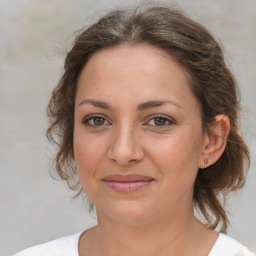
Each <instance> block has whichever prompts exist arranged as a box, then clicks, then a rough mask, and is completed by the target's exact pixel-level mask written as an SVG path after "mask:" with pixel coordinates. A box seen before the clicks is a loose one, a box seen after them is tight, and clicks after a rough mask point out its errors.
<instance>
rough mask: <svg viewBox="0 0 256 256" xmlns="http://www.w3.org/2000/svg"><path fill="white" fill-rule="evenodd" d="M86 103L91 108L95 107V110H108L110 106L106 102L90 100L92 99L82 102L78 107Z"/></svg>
mask: <svg viewBox="0 0 256 256" xmlns="http://www.w3.org/2000/svg"><path fill="white" fill-rule="evenodd" d="M86 103H90V104H92V105H93V106H95V107H97V108H103V109H110V108H111V107H110V105H109V104H108V103H106V102H103V101H99V100H92V99H87V100H83V101H81V102H80V103H79V104H78V107H79V106H81V105H83V104H86Z"/></svg>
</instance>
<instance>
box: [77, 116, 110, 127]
mask: <svg viewBox="0 0 256 256" xmlns="http://www.w3.org/2000/svg"><path fill="white" fill-rule="evenodd" d="M82 124H83V125H86V126H103V125H109V122H108V121H107V120H106V119H105V118H104V117H102V116H89V117H87V118H85V119H84V120H83V121H82Z"/></svg>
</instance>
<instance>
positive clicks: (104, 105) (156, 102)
mask: <svg viewBox="0 0 256 256" xmlns="http://www.w3.org/2000/svg"><path fill="white" fill-rule="evenodd" d="M86 103H89V104H92V105H93V106H95V107H97V108H102V109H111V107H110V105H109V104H108V103H106V102H104V101H99V100H93V99H86V100H83V101H81V102H80V103H79V104H78V107H79V106H81V105H83V104H86ZM166 104H171V105H174V106H176V107H178V108H181V109H183V108H182V107H181V105H180V104H178V103H177V102H175V101H173V100H151V101H147V102H144V103H141V104H139V105H138V107H137V109H138V110H139V111H142V110H145V109H149V108H155V107H160V106H163V105H166Z"/></svg>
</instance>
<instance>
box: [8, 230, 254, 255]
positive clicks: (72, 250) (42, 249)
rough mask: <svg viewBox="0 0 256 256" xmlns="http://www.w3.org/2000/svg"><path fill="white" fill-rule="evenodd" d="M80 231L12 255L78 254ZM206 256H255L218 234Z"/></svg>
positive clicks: (231, 239) (234, 241) (227, 237)
mask: <svg viewBox="0 0 256 256" xmlns="http://www.w3.org/2000/svg"><path fill="white" fill-rule="evenodd" d="M81 234H82V232H79V233H77V234H74V235H71V236H65V237H61V238H59V239H56V240H53V241H50V242H48V243H44V244H40V245H36V246H33V247H30V248H28V249H25V250H23V251H21V252H19V253H17V254H14V255H13V256H79V254H78V242H79V238H80V236H81ZM208 256H255V254H254V253H252V252H250V251H249V250H248V249H247V248H246V247H244V246H243V245H241V244H240V243H239V242H237V241H236V240H235V239H233V238H231V237H229V236H227V235H224V234H219V236H218V238H217V240H216V242H215V244H214V246H213V248H212V250H211V252H210V253H209V255H208Z"/></svg>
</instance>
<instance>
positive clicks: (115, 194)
mask: <svg viewBox="0 0 256 256" xmlns="http://www.w3.org/2000/svg"><path fill="white" fill-rule="evenodd" d="M64 67H65V72H64V74H63V76H62V78H61V79H60V82H59V84H58V86H57V87H56V89H55V90H54V91H53V94H52V98H51V100H50V103H49V107H48V115H49V117H50V121H51V125H50V127H49V129H48V137H49V138H50V140H52V141H54V142H56V143H57V145H58V146H59V149H58V152H57V155H56V169H57V172H58V174H59V175H60V177H61V178H62V179H63V180H65V181H66V182H67V184H68V185H69V187H70V188H72V189H75V190H77V191H78V193H77V195H79V194H82V193H85V194H86V195H87V197H88V198H89V200H90V202H91V203H90V207H92V208H93V207H95V210H96V214H97V219H98V225H97V226H95V227H93V228H91V229H89V230H86V231H84V232H81V233H79V234H75V235H73V236H69V237H64V238H60V239H57V240H55V241H52V242H49V243H46V244H43V245H39V246H35V247H32V248H30V249H27V250H25V251H23V252H20V253H18V254H16V255H19V256H20V255H26V256H28V255H33V256H35V255H70V256H73V255H76V256H77V255H79V256H85V255H90V256H96V255H97V256H98V255H106V256H108V255H140V256H143V255H147V256H150V255H168V256H172V255H175V256H190V255H191V256H194V255H197V256H205V255H210V256H222V255H223V256H224V255H225V256H229V255H230V256H231V255H232V256H235V255H246V256H247V255H248V256H249V255H253V254H252V253H251V252H250V251H249V250H248V249H247V248H245V247H244V246H242V245H241V244H240V243H239V242H237V241H235V240H234V239H232V238H230V237H228V236H226V235H224V234H223V233H225V231H226V229H227V225H228V217H227V214H226V211H225V209H224V208H223V206H222V204H221V201H222V199H225V196H226V195H227V193H228V192H231V191H235V190H237V189H239V188H241V187H242V186H243V185H244V182H245V171H244V169H245V164H246V163H249V152H248V149H247V146H246V145H245V143H244V141H243V139H242V138H241V137H240V136H239V134H238V128H239V127H238V110H239V100H238V92H237V85H236V82H235V80H234V77H233V75H232V74H231V72H230V70H229V69H228V67H227V66H226V64H225V61H224V58H223V54H222V51H221V49H220V47H219V45H218V43H217V42H216V41H215V39H214V38H213V36H212V35H211V34H210V33H209V32H208V31H207V30H206V29H205V28H204V27H202V26H201V25H200V24H198V23H196V22H194V21H192V20H191V19H190V18H188V17H187V16H186V15H185V14H184V13H182V12H181V11H178V10H175V9H173V8H171V7H166V6H160V5H158V6H140V7H138V8H136V9H134V10H127V9H126V10H115V11H113V12H110V13H108V14H107V15H105V16H104V17H102V18H101V19H100V20H99V21H98V22H97V23H95V24H93V25H91V26H90V27H89V28H87V29H85V30H84V31H82V32H81V34H80V35H79V36H78V37H77V38H76V40H75V42H74V45H73V48H72V49H71V50H70V51H69V53H68V54H67V57H66V60H65V66H64ZM56 136H57V137H56ZM196 208H197V209H199V210H200V211H201V213H202V215H203V216H204V218H205V223H204V224H203V223H202V222H200V221H199V220H198V219H197V218H196V217H195V216H194V209H196ZM217 226H219V227H220V232H221V233H218V232H217V231H215V229H216V227H217Z"/></svg>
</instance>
